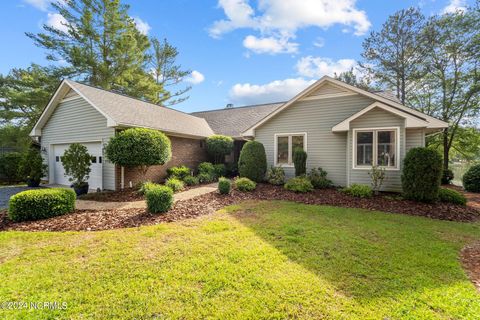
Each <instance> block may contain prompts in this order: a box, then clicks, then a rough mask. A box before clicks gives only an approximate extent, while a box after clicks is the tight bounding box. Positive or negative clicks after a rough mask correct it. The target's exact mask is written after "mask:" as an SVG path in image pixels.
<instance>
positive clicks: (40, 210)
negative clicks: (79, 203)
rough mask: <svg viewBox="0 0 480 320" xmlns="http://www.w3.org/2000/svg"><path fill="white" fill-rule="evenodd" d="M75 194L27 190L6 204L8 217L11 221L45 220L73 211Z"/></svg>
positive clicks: (51, 190) (68, 191) (66, 191)
mask: <svg viewBox="0 0 480 320" xmlns="http://www.w3.org/2000/svg"><path fill="white" fill-rule="evenodd" d="M75 199H76V195H75V192H74V191H73V190H71V189H64V188H49V189H36V190H27V191H23V192H20V193H17V194H15V195H13V196H12V197H11V198H10V202H9V204H8V217H9V218H10V220H13V221H17V222H18V221H30V220H40V219H47V218H50V217H55V216H59V215H62V214H65V213H69V212H73V211H74V210H75Z"/></svg>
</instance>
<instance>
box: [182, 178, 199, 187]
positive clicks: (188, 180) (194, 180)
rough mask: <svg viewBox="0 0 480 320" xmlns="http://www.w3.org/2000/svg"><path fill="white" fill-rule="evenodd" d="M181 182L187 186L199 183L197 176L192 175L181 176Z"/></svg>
mask: <svg viewBox="0 0 480 320" xmlns="http://www.w3.org/2000/svg"><path fill="white" fill-rule="evenodd" d="M183 183H185V184H186V185H187V186H195V185H197V184H199V183H200V181H199V180H198V178H197V177H194V176H186V177H185V178H183Z"/></svg>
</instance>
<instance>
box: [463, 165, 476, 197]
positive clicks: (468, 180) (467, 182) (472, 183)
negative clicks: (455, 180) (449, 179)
mask: <svg viewBox="0 0 480 320" xmlns="http://www.w3.org/2000/svg"><path fill="white" fill-rule="evenodd" d="M462 181H463V187H464V188H465V190H467V191H470V192H480V164H476V165H474V166H471V167H470V169H468V170H467V172H465V174H464V175H463V178H462Z"/></svg>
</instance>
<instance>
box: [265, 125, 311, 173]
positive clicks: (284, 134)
mask: <svg viewBox="0 0 480 320" xmlns="http://www.w3.org/2000/svg"><path fill="white" fill-rule="evenodd" d="M292 136H303V150H304V151H305V152H307V145H308V143H307V133H306V132H293V133H275V135H274V138H273V165H274V166H275V167H282V168H294V167H295V166H294V165H293V160H292V159H290V158H291V157H292V156H293V155H292ZM279 137H288V158H289V159H288V162H289V163H280V164H279V163H277V159H278V147H277V141H278V138H279Z"/></svg>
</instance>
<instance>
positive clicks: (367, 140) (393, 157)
mask: <svg viewBox="0 0 480 320" xmlns="http://www.w3.org/2000/svg"><path fill="white" fill-rule="evenodd" d="M397 140H398V128H395V129H369V130H363V129H362V130H354V148H355V150H354V159H353V161H354V162H353V163H354V168H362V167H365V168H370V167H371V166H372V165H378V166H382V167H385V168H391V169H398V166H397V164H398V163H397V162H398V161H397V153H398V150H397V149H398V143H397Z"/></svg>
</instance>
